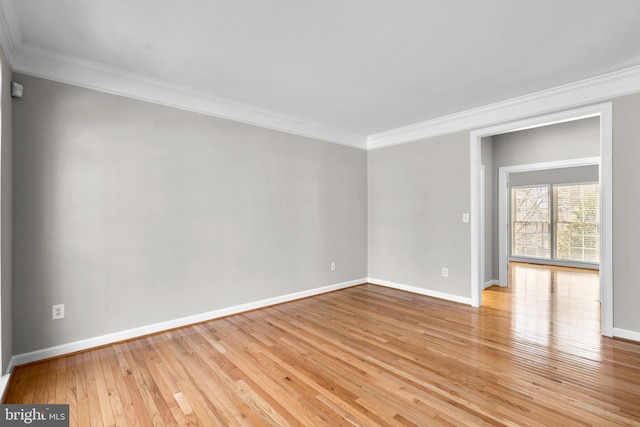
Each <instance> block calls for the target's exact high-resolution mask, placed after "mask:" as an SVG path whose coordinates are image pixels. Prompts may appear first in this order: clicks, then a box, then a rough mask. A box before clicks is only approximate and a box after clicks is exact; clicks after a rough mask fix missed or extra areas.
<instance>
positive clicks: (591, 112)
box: [470, 103, 613, 336]
mask: <svg viewBox="0 0 640 427" xmlns="http://www.w3.org/2000/svg"><path fill="white" fill-rule="evenodd" d="M611 115H612V111H611V103H606V104H599V105H594V106H590V107H584V108H580V109H575V110H571V111H565V112H561V113H556V114H550V115H545V116H540V117H535V118H532V119H526V120H520V121H517V122H512V123H506V124H502V125H497V126H492V127H488V128H484V129H478V130H474V131H472V132H471V138H470V154H471V156H470V157H471V165H470V172H471V173H470V177H471V205H470V207H471V224H470V225H471V300H472V305H473V306H476V307H479V306H481V305H482V289H483V287H484V286H483V285H484V259H485V253H484V252H485V242H484V239H485V238H486V236H485V234H484V227H485V226H484V221H482V216H483V212H482V206H483V186H482V182H483V180H484V176H483V175H484V173H483V171H482V165H481V143H482V138H485V137H490V136H495V135H500V134H504V133H508V132H515V131H519V130H525V129H532V128H537V127H542V126H547V125H552V124H558V123H564V122H569V121H574V120H579V119H584V118H589V117H598V118H599V124H600V126H599V128H600V156H599V157H598V168H599V174H598V175H599V186H600V209H599V211H600V222H601V227H600V236H599V249H600V278H599V283H600V286H599V288H600V301H601V310H600V312H601V315H600V316H601V321H600V324H601V333H602V335H605V336H612V333H613V302H612V300H613V282H612V242H611V236H612V160H611V159H612V147H611V141H612V120H611ZM580 160H581V161H584V160H585V159H580ZM588 160H589V161H591V162H593V161H594V159H588ZM503 184H504V183H500V184H499V185H500V187H499V188H500V189H503V188H505V187H504V186H503ZM505 203H506V202H505ZM506 209H507V207H506V206H501V208H500V212H501V213H502V212H503V211H505V212H506ZM505 225H506V222H505V223H500V225H499V227H500V232H501V233H503V232H504V233H506V232H507V229H506V226H505ZM501 240H502V239H501ZM506 249H507V247H506V244H504V245H503V244H500V249H499V259H500V260H501V261H500V271H499V275H500V281H501V282H502V281H503V280H504V282H503V283H505V284H506V283H507V281H508V278H507V277H506V274H507V272H508V268H507V267H506V266H507V265H508V264H507V262H508V261H507V260H508V251H507V250H506ZM503 267H504V268H503ZM503 270H504V271H503Z"/></svg>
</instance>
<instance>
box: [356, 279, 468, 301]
mask: <svg viewBox="0 0 640 427" xmlns="http://www.w3.org/2000/svg"><path fill="white" fill-rule="evenodd" d="M367 282H369V283H371V284H374V285H380V286H386V287H388V288H393V289H399V290H401V291H407V292H413V293H414V294H420V295H425V296H428V297H433V298H438V299H444V300H447V301H453V302H459V303H461V304H467V305H471V298H467V297H461V296H459V295H452V294H447V293H444V292H439V291H433V290H431V289H425V288H419V287H417V286H410V285H403V284H401V283H395V282H389V281H387V280H380V279H374V278H371V277H370V278H368V279H367Z"/></svg>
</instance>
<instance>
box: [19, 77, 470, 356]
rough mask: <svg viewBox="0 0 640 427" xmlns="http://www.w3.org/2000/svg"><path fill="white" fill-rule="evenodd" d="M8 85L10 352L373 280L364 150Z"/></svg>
mask: <svg viewBox="0 0 640 427" xmlns="http://www.w3.org/2000/svg"><path fill="white" fill-rule="evenodd" d="M16 79H18V80H20V81H21V82H22V83H24V87H25V95H24V99H22V100H20V101H18V102H16V103H14V115H13V118H14V127H13V129H14V151H13V161H14V166H15V167H14V175H13V178H14V182H13V185H14V200H13V202H14V237H15V238H14V245H13V249H14V271H13V274H14V299H13V301H14V312H13V321H14V326H15V327H14V348H13V350H14V353H15V354H20V353H24V352H29V351H32V350H38V349H42V348H46V347H50V346H55V345H59V344H64V343H68V342H73V341H76V340H81V339H86V338H91V337H96V336H100V335H103V334H107V333H112V332H118V331H122V330H126V329H130V328H134V327H138V326H143V325H148V324H153V323H157V322H162V321H166V320H172V319H176V318H181V317H184V316H190V315H194V314H198V313H203V312H208V311H211V310H215V309H220V308H225V307H230V306H234V305H238V304H242V303H247V302H253V301H258V300H262V299H265V298H270V297H275V296H280V295H286V294H290V293H294V292H299V291H303V290H308V289H313V288H316V287H321V286H327V285H331V284H336V283H342V282H345V281H350V280H355V279H359V278H364V277H366V276H367V199H366V197H367V181H366V180H367V175H366V167H367V164H366V159H367V153H366V152H365V151H364V150H358V149H354V148H349V147H344V146H340V145H336V144H332V143H327V142H322V141H318V140H313V139H308V138H303V137H298V136H294V135H290V134H285V133H281V132H276V131H270V130H266V129H262V128H258V127H254V126H250V125H245V124H240V123H237V122H232V121H228V120H223V119H217V118H213V117H208V116H204V115H199V114H195V113H190V112H185V111H180V110H176V109H171V108H168V107H163V106H159V105H154V104H149V103H145V102H141V101H136V100H132V99H127V98H122V97H118V96H113V95H108V94H104V93H100V92H95V91H91V90H87V89H83V88H78V87H74V86H68V85H64V84H60V83H55V82H51V81H48V80H43V79H38V78H35V77H28V76H22V75H16ZM466 198H467V199H468V196H466ZM332 261H335V262H336V266H337V271H335V272H331V271H330V263H331V262H332ZM58 303H64V304H66V318H65V319H62V320H57V321H52V320H51V305H52V304H58Z"/></svg>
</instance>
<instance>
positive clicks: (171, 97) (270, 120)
mask: <svg viewBox="0 0 640 427" xmlns="http://www.w3.org/2000/svg"><path fill="white" fill-rule="evenodd" d="M0 45H2V47H3V49H4V52H5V55H6V57H7V60H8V62H9V64H10V65H11V67H12V69H13V70H14V71H17V72H21V73H25V74H29V75H33V76H37V77H42V78H46V79H50V80H54V81H59V82H63V83H68V84H73V85H77V86H81V87H87V88H90V89H95V90H100V91H103V92H107V93H112V94H117V95H121V96H127V97H131V98H134V99H140V100H143V101H147V102H153V103H157V104H161V105H167V106H171V107H175V108H180V109H183V110H187V111H194V112H198V113H202V114H207V115H212V116H216V117H222V118H227V119H231V120H235V121H239V122H243V123H248V124H252V125H256V126H260V127H265V128H268V129H275V130H279V131H283V132H287V133H292V134H296V135H301V136H306V137H310V138H317V139H321V140H324V141H330V142H335V143H338V144H343V145H348V146H353V147H357V148H362V149H375V148H381V147H385V146H389V145H395V144H401V143H405V142H410V141H415V140H419V139H424V138H429V137H433V136H437V135H442V134H446V133H451V132H457V131H462V130H467V129H472V128H476V127H479V126H487V125H490V124H493V123H503V122H506V121H511V120H519V119H522V118H524V117H531V116H534V115H539V114H547V113H549V112H552V111H558V110H561V109H568V108H574V107H576V106H579V105H586V104H589V103H594V102H602V101H605V100H610V99H612V98H614V97H617V96H623V95H628V94H631V93H635V92H640V66H635V67H630V68H626V69H624V70H620V71H615V72H612V73H608V74H604V75H601V76H596V77H592V78H589V79H585V80H581V81H578V82H574V83H570V84H567V85H563V86H558V87H555V88H551V89H547V90H543V91H540V92H536V93H533V94H528V95H524V96H520V97H516V98H512V99H509V100H505V101H501V102H497V103H493V104H489V105H485V106H482V107H478V108H473V109H470V110H466V111H461V112H458V113H455V114H451V115H447V116H443V117H439V118H436V119H432V120H428V121H424V122H420V123H416V124H413V125H409V126H405V127H401V128H397V129H390V130H388V131H385V132H380V133H377V134H372V135H369V136H368V137H367V136H366V135H364V134H358V133H356V132H353V131H349V130H344V129H335V128H331V127H329V126H325V125H323V124H320V123H317V122H312V121H309V120H306V119H302V118H299V117H294V116H292V115H289V114H284V113H281V112H277V111H273V110H269V109H266V108H261V107H258V106H255V105H248V104H245V103H241V102H237V101H234V100H231V99H226V98H223V97H219V96H217V95H215V94H212V93H207V92H202V91H198V90H195V89H193V88H189V87H185V86H181V85H176V84H172V83H169V82H167V81H163V80H159V79H154V78H150V77H149V76H145V75H141V74H137V73H133V72H130V71H127V70H125V69H120V68H115V67H110V66H107V65H105V64H101V63H98V62H93V61H87V60H82V59H80V58H77V57H73V56H70V55H66V54H63V53H61V52H53V51H50V50H45V49H42V48H39V47H36V46H33V45H29V44H27V43H24V41H23V39H22V35H21V31H20V27H19V22H18V19H17V16H16V13H15V10H14V8H13V4H12V2H11V1H9V0H0Z"/></svg>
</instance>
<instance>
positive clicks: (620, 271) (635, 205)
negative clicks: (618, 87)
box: [613, 94, 640, 333]
mask: <svg viewBox="0 0 640 427" xmlns="http://www.w3.org/2000/svg"><path fill="white" fill-rule="evenodd" d="M639 161H640V94H634V95H630V96H625V97H622V98H618V99H615V100H614V101H613V286H614V288H613V307H614V318H613V325H614V327H616V328H622V329H627V330H630V331H635V332H638V333H640V310H638V303H640V282H639V280H638V260H639V259H640V250H639V249H638V242H640V228H638V210H639V209H640V203H639V202H638V195H639V194H640V167H639V164H638V162H639Z"/></svg>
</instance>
